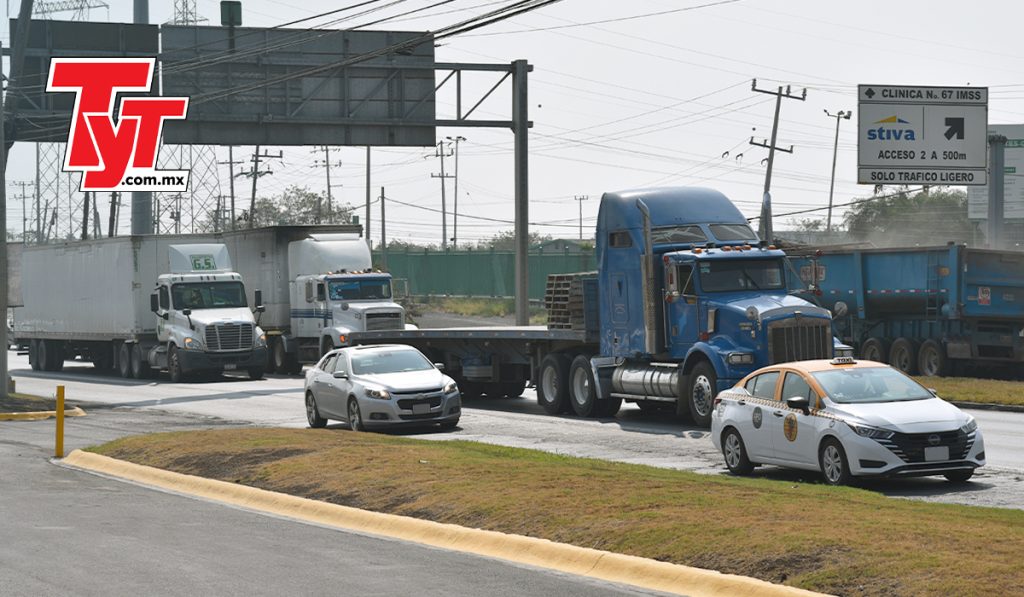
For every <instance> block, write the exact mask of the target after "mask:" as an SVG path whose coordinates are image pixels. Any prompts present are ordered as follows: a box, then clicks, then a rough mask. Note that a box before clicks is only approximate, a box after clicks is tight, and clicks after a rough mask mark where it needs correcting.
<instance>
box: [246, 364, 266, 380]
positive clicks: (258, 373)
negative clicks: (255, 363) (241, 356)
mask: <svg viewBox="0 0 1024 597" xmlns="http://www.w3.org/2000/svg"><path fill="white" fill-rule="evenodd" d="M248 373H249V379H251V380H253V381H256V380H257V379H263V367H252V368H250V369H249V371H248Z"/></svg>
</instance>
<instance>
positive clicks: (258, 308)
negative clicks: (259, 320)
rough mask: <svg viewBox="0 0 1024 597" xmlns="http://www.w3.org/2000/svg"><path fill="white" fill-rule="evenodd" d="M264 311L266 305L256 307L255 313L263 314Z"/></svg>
mask: <svg viewBox="0 0 1024 597" xmlns="http://www.w3.org/2000/svg"><path fill="white" fill-rule="evenodd" d="M266 310H267V306H266V305H256V312H257V313H263V312H265V311H266Z"/></svg>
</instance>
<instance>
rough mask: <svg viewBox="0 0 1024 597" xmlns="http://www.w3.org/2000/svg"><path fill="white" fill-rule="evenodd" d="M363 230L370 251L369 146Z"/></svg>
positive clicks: (368, 150)
mask: <svg viewBox="0 0 1024 597" xmlns="http://www.w3.org/2000/svg"><path fill="white" fill-rule="evenodd" d="M363 230H365V231H366V246H367V247H368V248H369V249H370V250H371V251H372V250H373V242H372V241H371V240H370V146H369V145H367V146H366V221H365V222H363Z"/></svg>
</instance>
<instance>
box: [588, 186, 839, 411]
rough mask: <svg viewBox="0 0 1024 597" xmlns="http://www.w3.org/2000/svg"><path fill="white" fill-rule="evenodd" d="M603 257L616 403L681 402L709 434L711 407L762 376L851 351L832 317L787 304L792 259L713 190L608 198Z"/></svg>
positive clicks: (605, 339) (605, 322)
mask: <svg viewBox="0 0 1024 597" xmlns="http://www.w3.org/2000/svg"><path fill="white" fill-rule="evenodd" d="M597 257H598V263H599V268H600V270H599V278H598V280H599V285H600V293H599V297H600V298H599V315H600V324H601V325H600V329H601V338H600V343H601V356H602V357H605V358H608V357H611V358H613V359H614V360H612V361H610V362H611V363H613V364H614V367H615V369H616V370H614V371H612V372H611V373H610V374H605V375H601V376H600V378H601V379H602V380H603V385H604V387H605V388H607V390H608V392H609V394H610V396H611V397H612V398H621V399H623V400H627V401H634V402H640V403H643V402H645V401H655V402H657V401H668V402H676V409H677V412H679V413H680V414H684V413H686V412H689V413H690V414H691V415H692V417H693V419H694V421H695V422H696V423H698V424H699V425H704V426H706V425H707V423H708V422H709V421H710V416H711V406H712V402H713V398H714V396H715V395H716V394H717V393H718V392H719V391H720V390H724V389H726V388H729V387H731V386H732V385H734V384H735V383H736V382H737V381H738V380H739V379H741V378H742V377H743V376H745V375H746V374H747V373H749V372H751V371H753V370H754V369H756V368H759V367H763V366H765V365H768V364H772V363H777V362H783V361H791V360H804V359H823V358H832V356H833V355H834V354H836V349H837V347H838V348H840V350H841V351H845V350H847V348H848V347H845V346H842V345H841V344H839V343H838V341H836V340H835V339H834V338H833V337H832V333H831V314H830V312H829V311H828V310H826V309H822V308H820V307H816V306H814V305H813V304H811V303H808V302H807V301H804V300H802V299H799V298H797V297H795V296H792V295H791V294H790V293H789V290H788V289H787V287H786V279H787V277H786V275H785V271H786V267H787V266H786V263H785V258H786V256H785V253H784V252H783V251H780V250H778V249H776V248H775V247H774V246H769V245H767V244H766V243H763V242H761V241H760V240H759V239H758V238H757V236H756V235H755V234H754V232H753V230H751V228H750V226H749V225H748V224H747V221H746V219H745V218H744V217H743V215H742V214H741V213H740V211H739V210H738V209H737V208H736V207H735V206H734V205H733V204H732V202H731V201H729V199H728V198H726V197H725V195H723V194H721V193H719V192H717V191H714V190H711V189H704V188H666V189H644V190H639V191H625V192H619V193H605V195H604V196H603V197H602V198H601V207H600V212H599V214H598V227H597ZM607 363H608V361H606V360H602V361H600V362H598V365H599V366H600V365H605V366H607ZM641 405H643V404H641Z"/></svg>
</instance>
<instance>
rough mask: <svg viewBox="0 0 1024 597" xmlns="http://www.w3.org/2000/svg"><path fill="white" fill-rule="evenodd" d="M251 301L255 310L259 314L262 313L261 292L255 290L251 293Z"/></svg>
mask: <svg viewBox="0 0 1024 597" xmlns="http://www.w3.org/2000/svg"><path fill="white" fill-rule="evenodd" d="M252 300H253V302H254V303H256V310H257V311H259V312H260V313H262V312H263V291H262V290H260V289H258V288H257V289H256V292H254V293H253V299H252Z"/></svg>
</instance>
